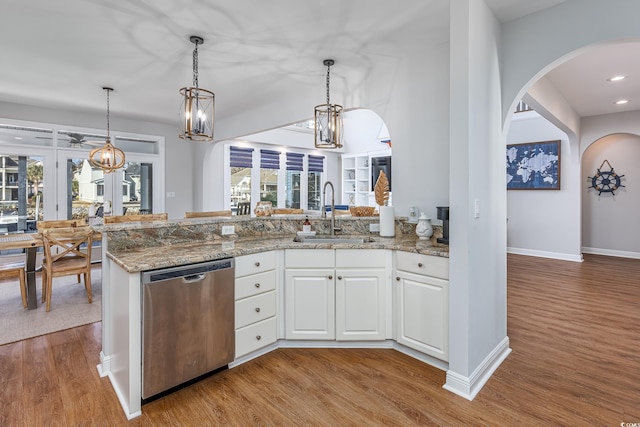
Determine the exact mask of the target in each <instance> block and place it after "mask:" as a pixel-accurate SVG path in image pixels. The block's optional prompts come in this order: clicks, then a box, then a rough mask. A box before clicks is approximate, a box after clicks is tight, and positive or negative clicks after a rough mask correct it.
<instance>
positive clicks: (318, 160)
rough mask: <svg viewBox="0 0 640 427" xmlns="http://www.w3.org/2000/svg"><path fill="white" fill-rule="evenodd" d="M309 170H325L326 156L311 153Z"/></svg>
mask: <svg viewBox="0 0 640 427" xmlns="http://www.w3.org/2000/svg"><path fill="white" fill-rule="evenodd" d="M309 172H324V156H313V155H311V154H309Z"/></svg>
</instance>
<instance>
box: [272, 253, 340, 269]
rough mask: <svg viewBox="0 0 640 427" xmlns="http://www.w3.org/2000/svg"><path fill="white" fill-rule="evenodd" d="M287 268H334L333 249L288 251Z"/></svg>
mask: <svg viewBox="0 0 640 427" xmlns="http://www.w3.org/2000/svg"><path fill="white" fill-rule="evenodd" d="M284 264H285V267H286V268H333V267H335V255H334V250H333V249H287V251H286V252H285V254H284Z"/></svg>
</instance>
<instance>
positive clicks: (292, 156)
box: [287, 153, 304, 171]
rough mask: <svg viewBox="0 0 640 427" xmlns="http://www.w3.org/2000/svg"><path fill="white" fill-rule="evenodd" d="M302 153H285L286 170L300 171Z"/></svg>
mask: <svg viewBox="0 0 640 427" xmlns="http://www.w3.org/2000/svg"><path fill="white" fill-rule="evenodd" d="M303 159H304V154H300V153H287V170H288V171H301V170H302V160H303Z"/></svg>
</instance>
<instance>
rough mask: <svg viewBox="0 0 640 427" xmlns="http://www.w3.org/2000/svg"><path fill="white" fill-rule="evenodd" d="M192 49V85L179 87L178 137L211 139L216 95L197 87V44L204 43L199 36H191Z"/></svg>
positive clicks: (200, 139) (199, 139)
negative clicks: (180, 101) (180, 97)
mask: <svg viewBox="0 0 640 427" xmlns="http://www.w3.org/2000/svg"><path fill="white" fill-rule="evenodd" d="M189 40H191V43H193V44H195V45H196V47H195V49H193V86H192V87H183V88H182V89H180V95H181V96H182V107H181V108H180V121H181V123H182V125H181V126H182V128H181V129H180V135H179V136H180V138H182V139H189V140H192V141H212V140H213V117H214V110H215V99H216V95H215V94H214V93H213V92H210V91H208V90H206V89H202V88H200V87H198V45H199V44H203V43H204V39H203V38H202V37H199V36H191V37H190V38H189Z"/></svg>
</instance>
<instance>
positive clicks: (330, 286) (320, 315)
mask: <svg viewBox="0 0 640 427" xmlns="http://www.w3.org/2000/svg"><path fill="white" fill-rule="evenodd" d="M333 271H334V270H333V269H315V270H304V269H287V270H286V271H285V301H286V302H285V329H286V333H285V335H286V338H287V339H290V340H334V339H335V337H336V333H335V279H334V277H333V274H334V273H333Z"/></svg>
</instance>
